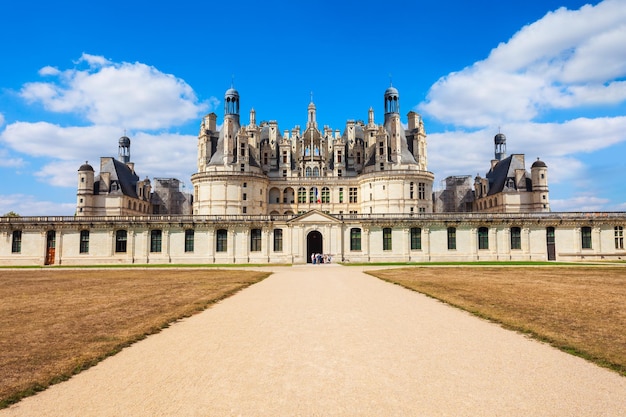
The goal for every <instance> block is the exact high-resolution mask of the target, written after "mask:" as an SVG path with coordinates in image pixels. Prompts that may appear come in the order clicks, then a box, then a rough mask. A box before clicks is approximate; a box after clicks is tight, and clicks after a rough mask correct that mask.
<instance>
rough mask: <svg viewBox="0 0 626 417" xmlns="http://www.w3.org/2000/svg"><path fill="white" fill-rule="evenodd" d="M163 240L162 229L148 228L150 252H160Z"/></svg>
mask: <svg viewBox="0 0 626 417" xmlns="http://www.w3.org/2000/svg"><path fill="white" fill-rule="evenodd" d="M162 241H163V231H162V230H160V229H156V230H150V252H156V253H158V252H161V242H162Z"/></svg>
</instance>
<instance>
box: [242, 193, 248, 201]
mask: <svg viewBox="0 0 626 417" xmlns="http://www.w3.org/2000/svg"><path fill="white" fill-rule="evenodd" d="M247 199H248V195H247V194H246V193H243V197H242V200H243V201H246V200H247Z"/></svg>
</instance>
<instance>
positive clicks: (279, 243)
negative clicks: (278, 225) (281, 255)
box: [274, 229, 283, 252]
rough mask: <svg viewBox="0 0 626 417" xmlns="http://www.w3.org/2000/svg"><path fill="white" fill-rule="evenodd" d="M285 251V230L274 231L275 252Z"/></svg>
mask: <svg viewBox="0 0 626 417" xmlns="http://www.w3.org/2000/svg"><path fill="white" fill-rule="evenodd" d="M282 251H283V229H274V252H282Z"/></svg>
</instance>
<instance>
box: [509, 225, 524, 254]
mask: <svg viewBox="0 0 626 417" xmlns="http://www.w3.org/2000/svg"><path fill="white" fill-rule="evenodd" d="M511 249H522V229H520V228H519V227H511Z"/></svg>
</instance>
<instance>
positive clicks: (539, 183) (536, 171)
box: [530, 158, 550, 211]
mask: <svg viewBox="0 0 626 417" xmlns="http://www.w3.org/2000/svg"><path fill="white" fill-rule="evenodd" d="M530 176H531V181H532V187H533V206H534V209H535V211H550V201H549V200H548V166H547V165H546V163H545V162H543V161H542V160H540V159H539V158H537V160H536V161H535V162H534V163H533V164H532V165H531V167H530Z"/></svg>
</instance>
